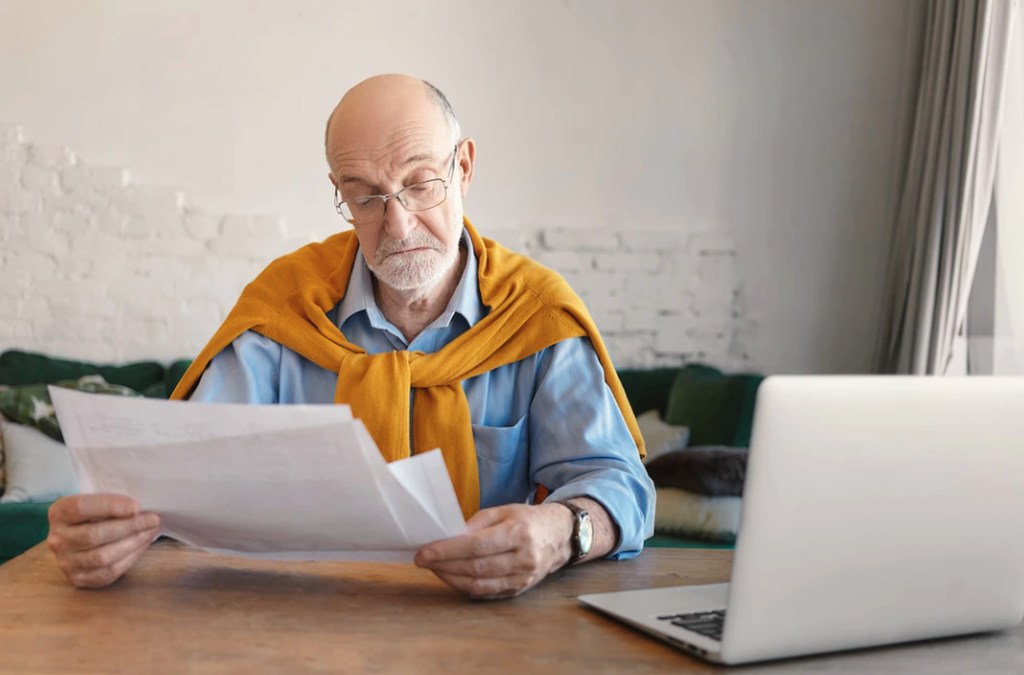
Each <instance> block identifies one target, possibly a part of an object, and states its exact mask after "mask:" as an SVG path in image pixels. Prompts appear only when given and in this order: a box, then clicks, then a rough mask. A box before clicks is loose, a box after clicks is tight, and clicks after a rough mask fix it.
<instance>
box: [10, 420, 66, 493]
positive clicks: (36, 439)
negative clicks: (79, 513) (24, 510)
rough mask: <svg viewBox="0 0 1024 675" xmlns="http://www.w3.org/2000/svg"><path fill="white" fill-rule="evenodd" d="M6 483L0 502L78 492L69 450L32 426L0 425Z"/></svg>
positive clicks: (12, 423)
mask: <svg viewBox="0 0 1024 675" xmlns="http://www.w3.org/2000/svg"><path fill="white" fill-rule="evenodd" d="M3 435H4V455H5V462H4V463H5V465H6V470H7V471H6V473H7V487H6V489H5V490H4V493H3V496H0V502H3V503H7V502H48V501H51V500H54V499H57V498H58V497H63V496H64V495H71V494H76V493H77V492H78V479H77V478H76V477H75V469H74V466H72V464H71V454H70V453H69V452H68V448H67V446H66V445H64V444H63V443H59V442H57V441H55V440H53V439H52V438H50V437H49V436H47V435H46V434H44V433H43V432H41V431H39V430H38V429H36V428H35V427H30V426H28V425H25V424H15V423H14V422H5V423H4V425H3Z"/></svg>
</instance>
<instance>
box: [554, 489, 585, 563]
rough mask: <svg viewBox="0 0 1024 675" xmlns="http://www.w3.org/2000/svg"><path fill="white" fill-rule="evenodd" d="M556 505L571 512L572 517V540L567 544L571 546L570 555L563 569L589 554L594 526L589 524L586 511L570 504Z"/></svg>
mask: <svg viewBox="0 0 1024 675" xmlns="http://www.w3.org/2000/svg"><path fill="white" fill-rule="evenodd" d="M556 503H557V504H561V505H562V506H564V507H565V508H567V509H569V510H570V511H572V516H573V524H572V538H571V539H570V540H569V543H570V544H571V545H572V555H571V556H570V557H569V561H568V562H566V563H565V567H568V566H569V565H573V564H575V563H577V562H579V561H580V560H582V559H583V558H585V557H587V554H588V553H590V547H591V546H593V544H594V524H593V523H592V522H591V520H590V514H589V513H587V510H586V509H584V508H582V507H580V506H577V505H576V504H573V503H572V502H562V501H560V502H556Z"/></svg>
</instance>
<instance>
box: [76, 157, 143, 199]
mask: <svg viewBox="0 0 1024 675" xmlns="http://www.w3.org/2000/svg"><path fill="white" fill-rule="evenodd" d="M60 181H61V185H62V186H63V188H64V189H65V190H66V191H68V192H71V193H73V194H79V195H81V194H85V193H92V192H99V193H109V192H118V191H120V190H123V189H124V188H125V187H127V185H128V182H129V178H128V172H127V171H125V170H124V169H119V168H115V167H107V166H87V165H83V164H78V165H75V166H70V167H66V168H64V169H62V170H61V172H60ZM103 198H104V199H109V195H108V194H103Z"/></svg>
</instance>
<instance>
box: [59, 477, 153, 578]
mask: <svg viewBox="0 0 1024 675" xmlns="http://www.w3.org/2000/svg"><path fill="white" fill-rule="evenodd" d="M49 515H50V536H49V537H48V538H47V540H46V543H47V544H48V545H49V547H50V550H51V551H53V553H54V555H56V556H57V564H58V565H59V566H60V569H61V571H62V572H64V576H66V577H67V578H68V580H69V581H70V582H71V583H72V584H74V585H75V586H77V587H79V588H102V587H103V586H109V585H110V584H112V583H114V582H115V581H117V580H118V579H119V578H121V575H123V574H124V573H125V572H127V571H128V570H129V569H130V568H131V566H132V565H134V564H135V561H136V560H138V559H139V557H140V556H141V555H142V554H143V553H144V552H145V551H146V549H147V548H149V545H150V544H151V543H152V542H153V539H155V538H156V535H157V533H158V532H159V531H160V517H159V516H157V515H156V514H155V513H140V512H139V505H138V503H137V502H136V501H135V500H134V499H132V498H131V497H125V496H123V495H97V494H89V495H74V496H72V497H62V498H61V499H58V500H57V501H55V502H54V503H53V505H52V506H51V507H50V512H49Z"/></svg>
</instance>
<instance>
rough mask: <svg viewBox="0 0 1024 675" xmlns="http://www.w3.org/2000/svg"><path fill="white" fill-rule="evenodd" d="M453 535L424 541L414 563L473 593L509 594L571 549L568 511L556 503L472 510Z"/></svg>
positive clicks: (477, 595) (535, 579) (536, 579)
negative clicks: (462, 528)
mask: <svg viewBox="0 0 1024 675" xmlns="http://www.w3.org/2000/svg"><path fill="white" fill-rule="evenodd" d="M466 525H467V526H468V527H469V532H468V533H467V534H464V535H462V536H459V537H452V538H451V539H444V540H442V541H435V542H433V543H430V544H427V545H426V546H424V547H423V548H421V549H420V550H419V551H417V553H416V564H417V565H419V566H420V567H425V568H427V569H429V570H432V571H433V572H434V574H436V575H437V576H438V577H440V578H441V580H442V581H444V582H445V583H446V584H448V585H449V586H451V587H452V588H455V589H456V590H459V591H462V592H463V593H466V594H468V595H469V596H470V597H473V598H480V599H485V598H486V599H494V598H511V597H514V596H516V595H519V594H520V593H522V592H523V591H525V590H526V589H528V588H531V587H533V586H535V585H536V584H537V583H538V582H539V581H540V580H541V579H543V578H544V577H546V576H547V575H548V574H550V573H551V572H554V571H555V570H557V569H559V568H560V567H561V566H562V565H564V564H565V563H566V562H567V561H568V560H569V556H570V555H571V554H572V548H571V545H570V543H569V539H570V536H571V535H572V527H573V520H572V512H571V511H569V509H567V508H565V507H564V506H562V505H561V504H539V505H537V506H528V505H526V504H509V505H506V506H496V507H493V508H490V509H483V510H482V511H478V512H477V513H476V514H475V515H474V516H473V517H472V518H470V519H469V520H468V521H467V522H466Z"/></svg>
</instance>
